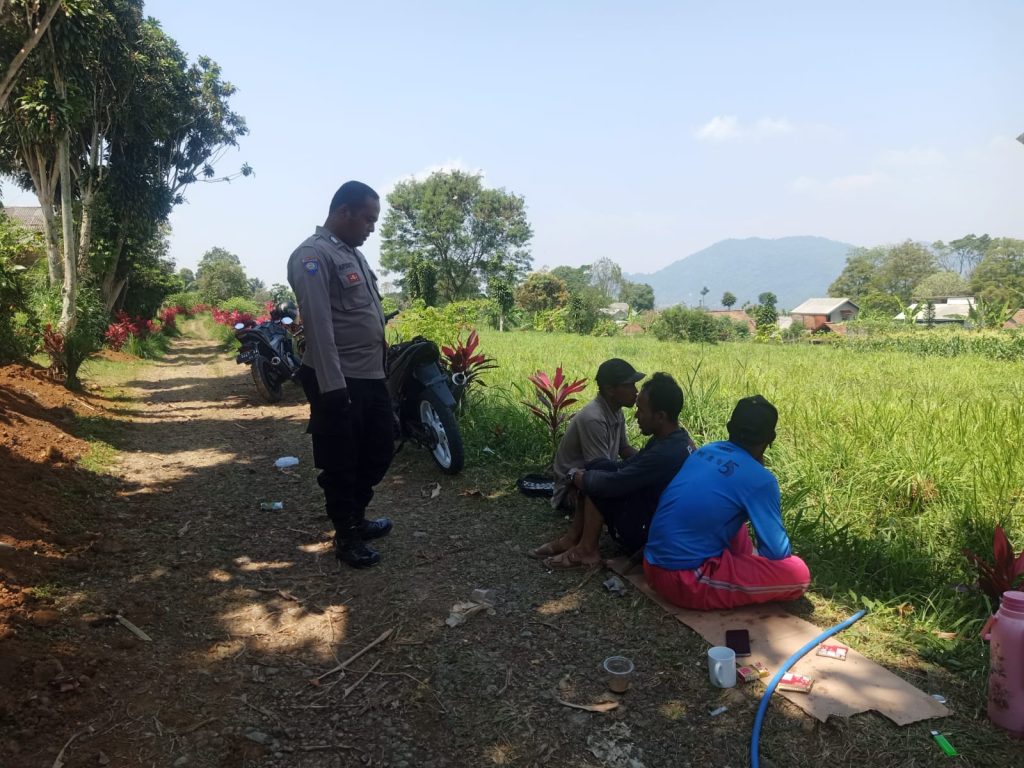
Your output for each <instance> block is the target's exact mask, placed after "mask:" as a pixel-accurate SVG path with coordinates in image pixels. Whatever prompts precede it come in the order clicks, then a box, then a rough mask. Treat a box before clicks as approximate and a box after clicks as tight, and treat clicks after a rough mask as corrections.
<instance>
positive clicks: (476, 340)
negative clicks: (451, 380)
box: [441, 330, 498, 397]
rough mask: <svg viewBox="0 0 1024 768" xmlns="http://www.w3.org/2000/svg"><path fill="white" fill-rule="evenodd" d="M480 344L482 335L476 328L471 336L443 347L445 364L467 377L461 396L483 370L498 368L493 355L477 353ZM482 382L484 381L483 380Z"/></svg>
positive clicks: (460, 337) (460, 336)
mask: <svg viewBox="0 0 1024 768" xmlns="http://www.w3.org/2000/svg"><path fill="white" fill-rule="evenodd" d="M479 346H480V336H479V335H477V332H476V331H475V330H471V331H470V332H469V338H467V339H466V341H465V342H463V341H462V335H461V334H460V335H459V337H458V338H457V339H456V340H455V346H452V347H445V346H442V347H441V354H443V355H444V364H445V367H446V368H447V369H448V371H449V372H450V373H452V374H456V373H461V374H462V375H463V376H465V377H466V383H465V384H464V385H463V387H462V388H461V391H460V392H459V396H460V397H461V396H462V395H463V394H465V393H466V392H467V391H468V390H469V388H470V386H472V384H473V382H475V381H476V380H477V379H478V378H479V376H480V374H481V373H482V372H483V371H486V370H488V369H490V368H497V367H498V364H497V363H496V362H494V358H493V357H488V356H487V355H483V354H479V355H478V354H477V353H476V350H477V347H479ZM480 383H481V384H483V383H484V382H483V381H481V382H480Z"/></svg>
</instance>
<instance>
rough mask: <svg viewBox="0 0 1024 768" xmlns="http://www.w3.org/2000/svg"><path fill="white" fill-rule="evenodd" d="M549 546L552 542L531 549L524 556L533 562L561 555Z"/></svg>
mask: <svg viewBox="0 0 1024 768" xmlns="http://www.w3.org/2000/svg"><path fill="white" fill-rule="evenodd" d="M551 545H552V542H550V541H549V542H548V543H547V544H541V545H540V546H539V547H537V548H536V549H531V550H530V551H529V552H527V553H526V554H528V555H529V556H530V557H532V558H533V559H534V560H546V559H547V558H549V557H555V556H556V555H560V554H562V553H561V552H559V551H557V550H556V549H555V548H554V547H553V546H551Z"/></svg>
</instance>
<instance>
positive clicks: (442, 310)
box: [392, 299, 490, 345]
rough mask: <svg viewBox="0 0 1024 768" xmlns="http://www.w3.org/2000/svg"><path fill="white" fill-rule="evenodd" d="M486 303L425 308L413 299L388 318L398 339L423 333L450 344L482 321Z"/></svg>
mask: <svg viewBox="0 0 1024 768" xmlns="http://www.w3.org/2000/svg"><path fill="white" fill-rule="evenodd" d="M489 303H490V302H489V301H488V300H487V299H472V300H469V301H453V302H451V303H450V304H446V305H445V306H443V307H428V306H426V305H425V304H424V303H423V301H422V300H421V299H416V300H415V301H413V303H412V306H410V307H408V308H407V309H404V310H402V313H401V314H400V315H399V316H398V317H397V318H395V320H393V321H392V322H393V327H394V329H395V334H396V335H397V336H398V337H399V338H402V339H411V338H413V337H414V336H424V337H426V338H428V339H430V340H431V341H434V342H436V343H438V344H448V345H451V344H454V343H455V341H456V340H457V339H458V338H459V335H460V334H462V333H463V332H465V331H468V330H472V329H473V328H474V327H476V326H478V325H479V324H480V322H481V321H482V320H485V318H486V312H487V305H488V304H489Z"/></svg>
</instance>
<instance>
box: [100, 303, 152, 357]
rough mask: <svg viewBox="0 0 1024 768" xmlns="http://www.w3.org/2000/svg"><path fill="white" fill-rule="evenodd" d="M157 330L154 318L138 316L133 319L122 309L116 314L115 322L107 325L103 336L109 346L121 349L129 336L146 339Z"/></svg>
mask: <svg viewBox="0 0 1024 768" xmlns="http://www.w3.org/2000/svg"><path fill="white" fill-rule="evenodd" d="M157 330H158V328H157V326H156V324H155V323H154V322H153V321H152V320H143V319H142V318H141V317H136V318H135V319H134V320H133V319H132V318H131V316H130V315H129V314H128V313H127V312H125V311H124V310H121V311H120V312H118V313H117V315H116V316H115V319H114V322H112V323H111V324H110V325H108V326H107V332H106V333H105V334H104V335H103V338H104V339H105V340H106V342H107V346H108V347H110V348H111V349H113V350H119V349H121V347H123V346H124V345H125V343H127V341H128V337H129V336H134V337H135V338H137V339H144V338H146V337H147V336H148V335H149V334H151V333H155V332H156V331H157Z"/></svg>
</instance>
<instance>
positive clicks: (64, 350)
mask: <svg viewBox="0 0 1024 768" xmlns="http://www.w3.org/2000/svg"><path fill="white" fill-rule="evenodd" d="M33 302H34V303H35V304H36V307H37V312H38V314H39V317H40V321H41V322H42V323H43V324H44V333H43V348H44V350H45V351H46V353H47V355H48V356H49V358H50V375H51V376H52V377H53V378H54V379H57V380H58V381H63V382H65V383H66V384H67V385H68V386H69V387H76V386H78V383H79V382H78V369H79V368H81V367H82V363H84V362H85V361H86V360H87V359H88V358H89V356H90V355H92V354H93V353H95V352H97V351H99V349H100V348H102V346H103V335H104V332H105V331H106V328H107V320H108V318H107V312H106V308H105V307H104V305H103V299H102V297H101V296H100V292H99V290H97V289H96V287H95V286H93V285H91V284H89V283H83V284H81V285H80V286H79V288H78V296H77V321H76V323H75V327H74V329H73V330H72V331H71V333H70V334H67V335H65V334H62V333H60V332H59V331H58V330H57V323H58V320H59V319H60V310H61V299H60V288H58V287H54V288H46V289H42V290H40V292H39V293H38V294H36V295H35V296H34V297H33Z"/></svg>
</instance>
